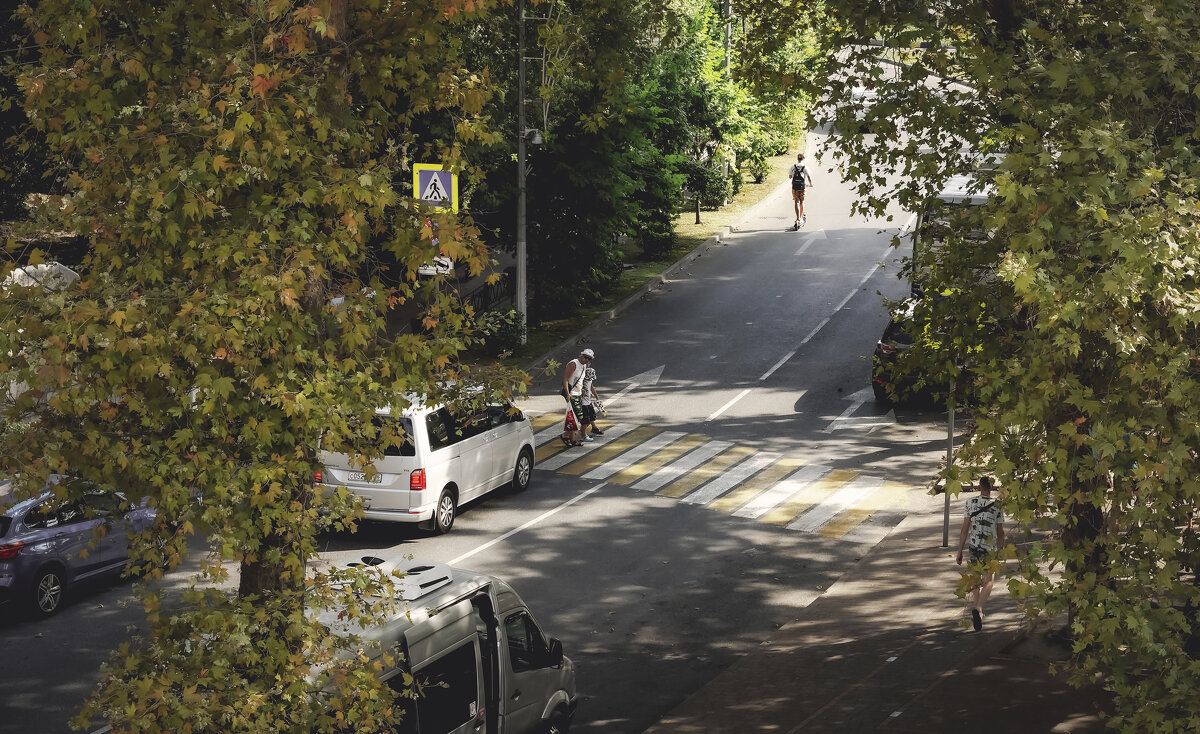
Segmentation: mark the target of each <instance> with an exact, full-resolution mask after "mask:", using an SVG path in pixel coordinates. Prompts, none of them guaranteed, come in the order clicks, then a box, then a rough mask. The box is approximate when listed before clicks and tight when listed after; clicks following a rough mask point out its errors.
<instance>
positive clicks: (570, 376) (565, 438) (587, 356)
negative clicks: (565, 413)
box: [560, 349, 596, 446]
mask: <svg viewBox="0 0 1200 734" xmlns="http://www.w3.org/2000/svg"><path fill="white" fill-rule="evenodd" d="M595 356H596V353H595V352H593V351H592V350H591V349H585V350H583V351H582V352H580V353H579V356H578V357H576V358H575V359H573V360H571V361H570V362H567V366H566V368H565V369H564V370H563V378H562V388H563V395H564V396H566V397H567V402H568V403H570V405H571V411H572V412H573V413H574V414H575V430H573V431H568V430H564V431H563V434H562V436H561V437H560V438H561V439H562V442H563V444H565V445H566V446H580V445H582V444H583V371H584V370H586V369H587V366H588V365H589V364H591V363H592V359H593V358H594V357H595Z"/></svg>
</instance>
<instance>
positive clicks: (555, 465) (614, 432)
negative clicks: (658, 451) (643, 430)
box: [533, 423, 633, 471]
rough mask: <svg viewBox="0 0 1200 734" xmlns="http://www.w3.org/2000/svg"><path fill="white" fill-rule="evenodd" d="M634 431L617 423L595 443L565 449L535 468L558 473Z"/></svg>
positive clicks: (588, 442)
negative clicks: (573, 462)
mask: <svg viewBox="0 0 1200 734" xmlns="http://www.w3.org/2000/svg"><path fill="white" fill-rule="evenodd" d="M632 430H633V426H631V425H626V424H624V423H615V424H613V425H611V426H609V427H608V428H606V429H605V430H604V435H603V436H596V437H595V438H596V440H595V441H586V442H584V444H583V445H582V446H574V447H572V448H569V449H564V450H563V451H560V452H559V453H557V454H555V455H554V456H551V457H550V458H549V459H546V460H545V461H543V462H542V463H540V464H535V465H534V467H533V468H535V469H546V470H549V471H557V470H559V469H561V468H563V467H564V466H566V465H567V464H570V463H571V462H572V461H575V460H576V459H579V458H581V457H584V456H587V455H588V454H590V453H591V452H593V451H595V450H596V449H598V448H600V447H601V446H607V445H608V442H609V441H611V440H612V439H614V438H620V437H621V436H624V435H625V434H626V433H629V432H630V431H632Z"/></svg>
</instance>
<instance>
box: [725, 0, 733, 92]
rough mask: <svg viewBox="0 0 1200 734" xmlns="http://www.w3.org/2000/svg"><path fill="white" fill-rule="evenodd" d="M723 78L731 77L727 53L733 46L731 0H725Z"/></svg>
mask: <svg viewBox="0 0 1200 734" xmlns="http://www.w3.org/2000/svg"><path fill="white" fill-rule="evenodd" d="M724 11H725V78H726V79H728V78H730V77H731V76H732V75H733V72H732V71H731V70H730V64H729V51H730V49H731V48H732V46H733V0H725V4H724Z"/></svg>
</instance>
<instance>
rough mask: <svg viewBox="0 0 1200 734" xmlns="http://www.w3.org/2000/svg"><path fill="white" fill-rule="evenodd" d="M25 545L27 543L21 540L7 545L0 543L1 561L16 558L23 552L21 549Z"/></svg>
mask: <svg viewBox="0 0 1200 734" xmlns="http://www.w3.org/2000/svg"><path fill="white" fill-rule="evenodd" d="M24 547H25V544H24V543H22V542H20V541H18V542H16V543H8V544H7V545H0V561H7V560H10V559H12V558H16V557H17V556H19V555H20V554H21V549H22V548H24Z"/></svg>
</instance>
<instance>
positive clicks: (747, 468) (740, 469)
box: [682, 453, 783, 505]
mask: <svg viewBox="0 0 1200 734" xmlns="http://www.w3.org/2000/svg"><path fill="white" fill-rule="evenodd" d="M781 458H783V456H782V455H781V454H772V453H761V454H755V455H754V456H751V457H750V458H748V459H746V460H745V461H743V462H741V463H740V464H738V465H737V466H734V467H732V468H730V469H727V470H725V472H724V473H723V474H721V476H719V477H717V478H716V479H714V480H712V481H711V482H709V483H708V484H705V485H704V486H703V487H701V488H700V489H699V490H698V491H696V492H692V493H691V494H689V495H688V496H687V497H684V498H683V500H682V501H683V502H686V503H688V504H689V505H707V504H708V503H709V502H712V501H713V500H715V499H716V498H718V497H720V496H721V495H723V494H725V493H726V492H728V491H729V490H731V489H733V488H734V487H736V486H737V485H739V484H741V483H742V482H744V481H746V480H747V479H749V478H750V477H751V476H753V475H754V474H757V473H759V472H760V471H762V470H763V469H766V468H767V467H768V466H770V465H771V464H774V463H775V462H776V461H778V460H779V459H781Z"/></svg>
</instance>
